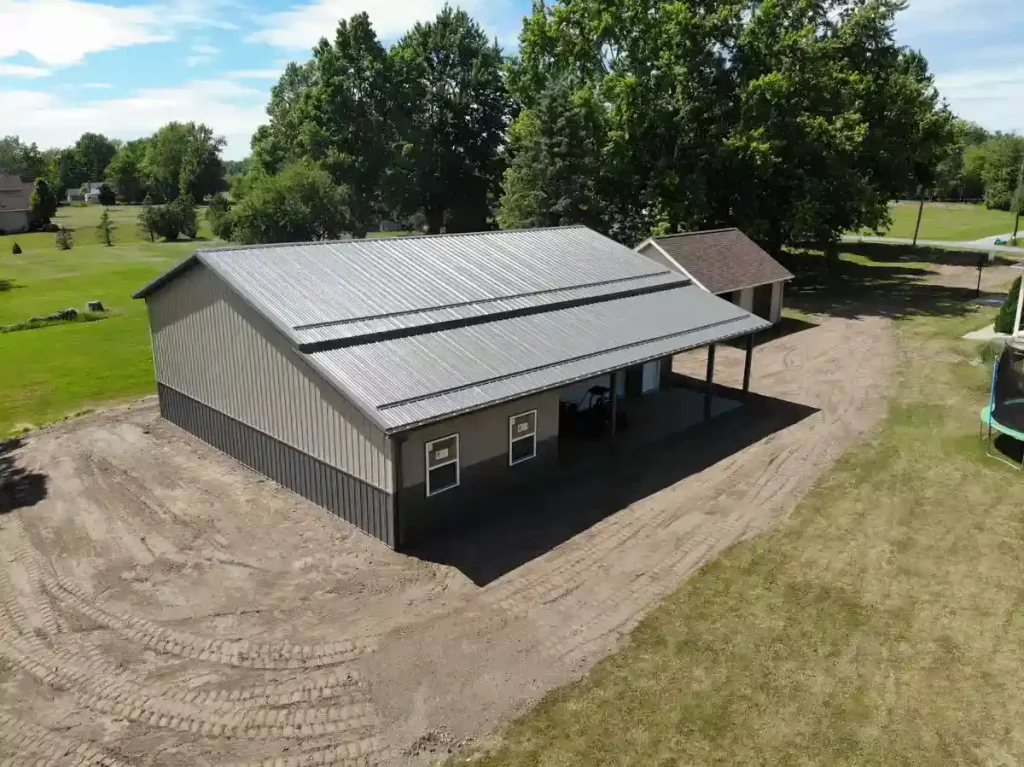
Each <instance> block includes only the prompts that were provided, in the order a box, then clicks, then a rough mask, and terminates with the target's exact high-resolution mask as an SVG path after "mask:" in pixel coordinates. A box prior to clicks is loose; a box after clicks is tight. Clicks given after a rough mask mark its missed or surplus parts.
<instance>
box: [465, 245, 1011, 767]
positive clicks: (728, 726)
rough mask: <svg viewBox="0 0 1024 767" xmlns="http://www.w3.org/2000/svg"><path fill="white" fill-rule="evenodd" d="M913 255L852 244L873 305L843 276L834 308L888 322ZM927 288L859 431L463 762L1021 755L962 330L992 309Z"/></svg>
mask: <svg viewBox="0 0 1024 767" xmlns="http://www.w3.org/2000/svg"><path fill="white" fill-rule="evenodd" d="M911 258H912V256H909V255H908V256H907V257H906V258H905V259H903V260H901V259H899V258H890V259H889V260H888V261H879V260H877V259H873V258H870V257H864V256H863V255H858V256H856V257H855V258H853V259H851V261H849V262H847V265H848V267H849V276H850V277H851V279H860V278H861V277H862V276H864V275H866V276H864V281H865V282H870V284H871V285H872V288H871V292H872V293H873V294H874V297H875V298H879V297H881V298H882V300H879V301H876V302H875V303H871V304H867V305H866V304H865V302H864V296H865V291H864V290H863V289H861V290H860V292H859V293H858V292H857V288H856V286H855V285H854V286H853V287H851V282H850V281H847V282H846V287H844V288H843V289H841V291H840V296H839V298H838V299H837V300H836V301H834V304H835V305H838V306H841V307H842V310H843V311H847V310H849V311H857V312H859V313H869V312H884V313H885V316H900V314H899V313H900V312H904V313H906V312H907V310H908V307H906V306H905V304H904V303H903V300H904V298H905V291H906V290H907V283H908V282H909V281H914V280H915V274H914V272H917V271H919V270H920V272H921V273H922V274H923V270H925V269H927V268H928V264H922V263H914V262H913V261H911ZM897 263H898V265H897ZM870 272H877V275H875V276H874V277H872V275H870ZM890 289H891V290H890ZM914 289H915V290H917V291H918V293H917V296H918V298H922V297H924V296H927V295H928V291H929V290H932V289H933V288H931V287H929V286H923V285H921V283H920V282H917V283H915V285H914ZM934 291H935V295H934V299H935V300H934V301H931V302H928V303H927V304H926V303H925V302H923V301H922V303H921V305H920V306H917V307H914V311H913V312H911V314H912V316H908V318H907V319H905V320H901V321H898V322H896V323H895V326H896V333H897V335H898V342H899V347H900V357H901V360H900V362H901V364H900V366H899V370H898V373H897V379H896V381H895V386H894V387H893V394H892V398H891V400H890V410H889V415H888V417H887V419H886V420H885V422H884V424H883V426H882V427H881V428H880V429H879V430H878V432H877V433H876V434H875V435H874V437H873V438H872V439H871V440H870V441H869V442H868V443H867V444H865V445H863V446H862V447H860V448H859V449H856V450H855V451H853V452H852V453H851V454H848V455H847V456H846V457H845V458H843V459H842V460H841V462H840V463H839V465H838V466H837V468H836V469H835V470H834V471H832V472H831V473H830V475H829V476H828V477H827V478H826V479H825V481H824V482H823V483H821V484H820V485H819V486H818V487H817V488H816V489H815V490H814V491H812V493H811V494H810V495H809V496H808V497H806V498H805V499H804V501H803V502H802V503H801V504H799V506H798V508H797V509H796V510H795V511H794V512H793V513H792V514H791V515H790V516H789V517H788V518H787V519H786V520H785V521H783V522H782V523H781V524H780V525H779V526H778V527H776V528H775V529H774V530H773V531H771V532H770V533H768V534H766V535H763V536H762V537H759V538H757V539H754V540H751V541H748V542H745V543H743V544H740V545H739V546H737V547H735V548H733V549H732V550H730V551H729V552H727V553H726V555H724V556H723V557H721V558H719V559H718V560H717V561H715V562H713V563H712V564H710V565H708V566H706V567H705V568H704V569H703V570H702V571H701V572H700V573H698V574H697V575H696V576H695V577H693V578H691V579H690V580H689V581H687V582H686V583H685V584H684V585H683V586H682V587H681V588H680V589H679V590H678V591H677V592H675V593H674V594H673V595H672V596H671V597H669V598H668V599H667V600H666V601H665V602H664V603H663V604H662V605H661V606H659V607H658V608H656V609H655V610H654V611H653V612H652V613H651V614H650V615H649V616H648V617H647V618H646V619H645V620H644V621H643V622H642V623H641V624H640V626H639V627H638V628H637V629H636V630H635V632H634V633H633V635H632V637H631V641H630V642H629V643H628V644H627V646H626V647H625V649H623V650H622V651H621V652H619V653H618V654H616V655H614V656H612V657H610V658H609V659H607V660H606V661H604V662H602V663H600V664H599V665H598V666H597V667H596V669H595V670H594V671H593V672H592V673H591V674H590V675H589V676H587V677H586V678H584V679H583V680H582V681H581V682H579V683H577V684H575V685H572V686H569V687H567V688H565V689H562V690H559V691H556V692H554V693H552V694H550V695H548V696H547V697H545V698H544V699H543V700H542V701H541V702H540V703H539V705H538V706H537V707H536V708H535V709H534V710H533V711H532V712H531V713H529V714H528V715H526V716H525V717H523V718H521V719H520V720H518V721H516V722H514V723H512V724H510V725H509V726H507V727H506V728H504V729H503V730H502V731H500V732H499V733H498V734H497V735H496V737H495V738H494V739H493V745H492V746H491V747H490V749H483V750H481V751H479V752H477V753H476V754H474V755H472V758H473V761H472V763H473V764H475V765H487V766H488V767H493V766H498V765H501V766H502V767H510V766H513V765H515V766H517V767H518V766H522V767H525V766H526V765H531V766H533V765H542V766H545V765H549V766H551V767H554V766H555V765H558V766H559V767H564V766H565V765H597V764H616V765H627V764H629V765H704V764H762V765H778V764H787V765H797V764H801V765H804V764H842V765H868V764H870V765H923V764H979V765H980V764H987V765H995V764H1000V765H1011V764H1020V763H1021V761H1022V760H1024V586H1022V584H1024V520H1022V516H1021V509H1024V481H1022V479H1021V474H1020V473H1018V472H1015V471H1014V470H1013V469H1010V468H1008V467H1005V466H1004V465H1003V464H1000V463H998V462H996V461H994V460H992V459H989V458H987V457H986V456H985V451H984V447H983V444H981V443H979V441H978V437H977V434H978V423H977V419H978V410H979V407H980V406H981V405H982V404H984V402H985V401H986V398H987V394H988V385H989V375H990V368H987V367H986V366H984V365H975V364H972V361H973V360H974V358H975V357H976V355H977V354H978V348H977V347H976V346H975V345H973V344H971V343H970V342H965V341H961V340H959V338H960V336H961V335H962V334H963V333H964V332H966V331H968V330H971V329H975V328H977V327H980V326H982V325H984V324H985V322H986V320H988V319H990V317H991V315H992V314H993V312H994V310H992V309H974V308H967V305H966V304H965V301H964V300H963V296H962V295H961V294H960V293H957V295H958V296H959V297H960V300H959V302H958V303H957V305H956V306H954V305H953V304H952V303H951V302H950V301H949V298H950V292H949V291H947V290H943V289H942V288H940V287H935V288H934ZM807 295H809V296H810V297H811V299H812V300H811V301H810V302H809V304H808V305H810V306H812V307H813V308H814V309H815V310H818V309H826V308H827V307H828V306H829V305H830V303H833V302H830V301H829V300H823V299H824V298H825V297H824V296H822V295H817V296H816V295H815V294H813V293H809V294H807ZM787 296H790V291H789V290H788V289H787ZM886 296H888V297H889V298H890V299H892V301H891V303H887V302H886V300H884V299H885V297H886ZM787 301H789V302H792V303H794V304H795V305H797V306H799V305H801V303H802V301H801V296H800V292H799V290H795V291H794V294H793V295H792V296H791V297H790V298H787ZM858 302H859V303H858ZM844 316H847V315H844ZM903 316H907V315H906V314H904V315H903ZM464 758H465V756H460V757H458V758H455V759H453V760H452V762H453V763H463V760H464Z"/></svg>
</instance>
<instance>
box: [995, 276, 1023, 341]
mask: <svg viewBox="0 0 1024 767" xmlns="http://www.w3.org/2000/svg"><path fill="white" fill-rule="evenodd" d="M1018 296H1020V277H1018V278H1017V279H1015V280H1014V281H1013V285H1012V286H1011V287H1010V292H1009V293H1007V294H1006V300H1005V301H1004V302H1003V306H1002V308H1001V309H1000V310H999V314H998V315H997V316H996V322H995V331H996V332H997V333H1006V334H1008V335H1009V334H1011V333H1013V331H1014V330H1015V328H1014V327H1013V323H1014V322H1015V321H1016V320H1017V301H1018Z"/></svg>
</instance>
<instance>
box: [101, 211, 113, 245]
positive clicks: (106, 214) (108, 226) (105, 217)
mask: <svg viewBox="0 0 1024 767" xmlns="http://www.w3.org/2000/svg"><path fill="white" fill-rule="evenodd" d="M115 229H117V224H115V223H114V222H113V221H111V220H110V211H109V210H108V209H107V208H104V209H103V213H102V214H101V215H100V223H99V225H98V226H97V227H96V231H97V233H98V234H99V236H100V240H102V241H103V244H104V245H107V246H110V245H113V244H114V230H115Z"/></svg>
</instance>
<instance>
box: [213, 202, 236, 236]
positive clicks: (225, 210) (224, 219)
mask: <svg viewBox="0 0 1024 767" xmlns="http://www.w3.org/2000/svg"><path fill="white" fill-rule="evenodd" d="M206 220H207V222H208V223H209V224H210V230H211V231H212V232H213V234H214V236H215V237H219V238H220V239H222V240H230V239H231V234H232V233H231V229H232V226H233V223H232V221H231V204H230V203H229V202H228V198H227V197H225V196H224V195H222V194H218V195H214V196H213V197H212V198H211V199H210V206H209V207H208V208H207V209H206Z"/></svg>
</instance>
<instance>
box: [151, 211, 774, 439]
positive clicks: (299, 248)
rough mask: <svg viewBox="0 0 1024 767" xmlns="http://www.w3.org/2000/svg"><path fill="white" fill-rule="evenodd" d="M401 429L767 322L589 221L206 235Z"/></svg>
mask: <svg viewBox="0 0 1024 767" xmlns="http://www.w3.org/2000/svg"><path fill="white" fill-rule="evenodd" d="M197 263H202V264H204V265H205V266H207V267H208V268H210V269H211V270H212V271H214V272H215V273H216V274H217V275H219V276H220V277H221V278H222V279H223V280H224V281H225V282H227V283H228V285H230V286H231V287H232V288H233V289H234V290H235V291H236V292H237V293H238V294H239V295H240V296H241V297H242V298H243V299H245V300H246V301H247V302H248V303H249V304H250V305H252V306H253V308H254V309H255V310H256V311H258V312H259V313H260V314H262V315H263V316H264V317H266V318H267V319H268V320H269V321H270V322H271V323H272V324H273V325H274V326H276V327H277V328H278V329H279V330H280V331H281V332H282V333H284V335H285V336H286V337H287V338H288V339H289V340H290V341H291V342H292V343H293V344H294V345H295V346H296V347H297V350H298V351H299V352H310V353H307V354H306V359H307V360H308V361H309V362H310V363H311V364H312V365H313V366H314V367H315V368H316V369H318V370H319V371H320V372H321V374H322V375H324V377H325V378H326V380H328V381H329V382H330V383H331V384H332V385H333V386H335V387H336V388H337V389H338V390H339V391H340V392H341V393H342V394H343V395H344V396H345V397H347V398H348V399H350V400H351V401H352V402H353V404H355V405H357V406H358V407H360V408H361V409H362V410H363V411H364V412H365V413H366V414H367V415H368V416H369V417H370V418H372V419H373V420H374V421H376V422H377V423H378V425H379V426H380V427H381V428H383V429H384V430H385V431H388V432H395V431H401V430H404V429H408V428H412V427H414V426H418V425H422V424H425V423H429V422H431V421H436V420H440V419H443V418H445V417H448V416H451V415H455V414H457V413H463V412H467V411H470V410H474V409H479V408H481V407H486V406H488V405H490V404H494V403H496V402H500V401H504V400H508V399H514V398H516V397H521V396H525V395H527V394H531V393H534V392H538V391H543V390H545V389H550V388H555V387H557V386H561V385H565V384H568V383H571V382H573V381H576V380H583V379H586V378H589V377H591V376H594V375H599V374H601V373H603V372H606V371H609V370H615V369H619V368H622V367H625V366H627V365H632V364H635V363H637V362H642V361H645V360H647V359H653V358H656V357H661V356H665V355H668V354H673V353H676V352H678V351H682V350H684V349H689V348H693V347H696V346H703V345H705V344H708V343H712V342H715V341H720V340H724V339H727V338H732V337H735V336H739V335H745V334H747V333H751V332H755V331H757V330H761V329H763V328H766V327H768V323H766V322H764V321H763V320H761V319H759V318H757V317H755V316H753V315H751V314H750V313H748V312H746V311H744V310H743V309H741V308H739V307H737V306H734V305H732V304H730V303H728V302H726V301H723V300H722V299H720V298H717V297H716V296H713V295H711V294H709V293H707V292H706V291H704V290H702V289H701V288H699V287H696V286H693V284H692V283H691V282H690V281H689V280H688V279H687V278H685V277H683V276H682V275H680V274H679V273H678V272H676V271H675V270H671V269H668V268H667V267H665V266H663V265H661V264H659V263H656V262H654V261H652V260H650V259H648V258H645V257H643V256H641V255H640V254H638V253H634V252H633V251H632V250H630V249H629V248H627V247H625V246H623V245H620V244H619V243H617V242H615V241H613V240H610V239H608V238H607V237H604V236H603V235H600V234H598V233H597V232H593V231H591V230H589V229H586V228H585V227H563V228H557V229H530V230H521V231H499V232H480V233H476V234H465V235H436V236H430V237H394V238H373V239H366V240H344V241H340V242H316V243H300V244H293V245H272V246H256V247H251V248H224V249H219V250H199V251H196V252H195V253H194V254H193V255H192V256H191V257H190V258H189V259H188V260H186V261H184V262H183V263H181V264H178V265H177V266H176V267H174V269H172V270H171V271H169V272H167V273H166V274H164V275H163V276H161V277H159V278H157V279H156V280H154V281H153V282H151V283H150V284H148V285H147V286H145V287H144V288H142V289H141V290H139V291H138V292H137V293H136V294H135V296H136V297H137V298H144V297H146V296H148V295H150V294H151V293H153V292H154V291H156V290H159V289H160V287H161V286H162V285H164V284H166V283H167V282H169V281H170V280H173V279H174V278H175V276H176V275H178V274H180V273H181V272H182V271H184V270H186V269H189V268H191V267H192V266H194V265H195V264H197Z"/></svg>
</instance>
